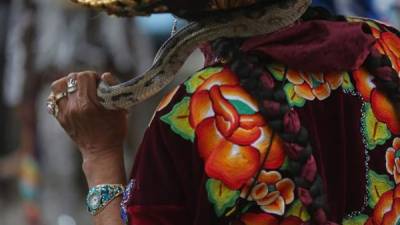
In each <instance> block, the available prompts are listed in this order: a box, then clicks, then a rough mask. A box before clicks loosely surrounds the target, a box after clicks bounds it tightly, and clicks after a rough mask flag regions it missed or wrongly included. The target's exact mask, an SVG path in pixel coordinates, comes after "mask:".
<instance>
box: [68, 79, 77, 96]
mask: <svg viewBox="0 0 400 225" xmlns="http://www.w3.org/2000/svg"><path fill="white" fill-rule="evenodd" d="M77 89H78V82H77V80H75V79H72V78H71V79H69V80H68V83H67V92H68V94H71V93H74V92H75V91H76V90H77Z"/></svg>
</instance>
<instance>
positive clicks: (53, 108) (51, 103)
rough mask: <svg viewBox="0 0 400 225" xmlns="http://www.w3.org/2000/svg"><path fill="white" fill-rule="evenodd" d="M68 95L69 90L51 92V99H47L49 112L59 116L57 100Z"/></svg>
mask: <svg viewBox="0 0 400 225" xmlns="http://www.w3.org/2000/svg"><path fill="white" fill-rule="evenodd" d="M66 96H67V92H60V93H57V94H54V93H51V94H50V96H49V99H48V100H47V103H46V105H47V112H48V113H49V114H51V115H53V116H55V117H57V115H58V112H59V108H58V105H57V102H58V101H59V100H60V99H62V98H64V97H66Z"/></svg>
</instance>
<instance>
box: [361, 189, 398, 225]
mask: <svg viewBox="0 0 400 225" xmlns="http://www.w3.org/2000/svg"><path fill="white" fill-rule="evenodd" d="M399 215H400V186H397V187H396V188H395V189H394V190H390V191H388V192H385V193H384V194H383V195H382V196H381V198H380V199H379V201H378V203H377V204H376V206H375V209H374V211H373V214H372V216H371V217H370V218H369V219H368V221H367V222H366V223H365V225H395V224H399V223H400V217H399Z"/></svg>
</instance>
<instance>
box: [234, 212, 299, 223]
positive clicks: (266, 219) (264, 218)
mask: <svg viewBox="0 0 400 225" xmlns="http://www.w3.org/2000/svg"><path fill="white" fill-rule="evenodd" d="M240 220H241V221H242V223H244V225H301V224H304V222H303V221H302V220H301V219H300V218H298V217H295V216H289V217H286V218H283V219H282V221H279V220H278V219H277V218H275V217H274V216H272V215H269V214H266V213H246V214H244V215H243V216H242V217H241V219H240Z"/></svg>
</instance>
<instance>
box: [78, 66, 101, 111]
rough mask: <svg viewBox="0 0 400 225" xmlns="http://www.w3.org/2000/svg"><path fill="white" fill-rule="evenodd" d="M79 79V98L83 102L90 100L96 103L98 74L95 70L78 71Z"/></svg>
mask: <svg viewBox="0 0 400 225" xmlns="http://www.w3.org/2000/svg"><path fill="white" fill-rule="evenodd" d="M76 79H77V85H78V90H77V100H78V101H79V102H81V103H87V102H88V101H89V100H90V101H92V102H93V103H96V101H97V100H96V96H97V95H96V93H97V80H98V76H97V74H96V73H95V72H93V71H85V72H81V73H78V75H77V76H76Z"/></svg>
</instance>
